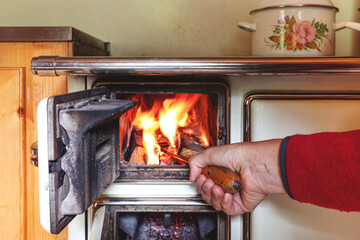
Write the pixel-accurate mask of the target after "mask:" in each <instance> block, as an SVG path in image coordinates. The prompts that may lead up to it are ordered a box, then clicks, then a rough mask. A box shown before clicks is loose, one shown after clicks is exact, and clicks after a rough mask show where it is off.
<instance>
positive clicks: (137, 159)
mask: <svg viewBox="0 0 360 240" xmlns="http://www.w3.org/2000/svg"><path fill="white" fill-rule="evenodd" d="M129 163H136V164H146V162H145V148H144V147H141V146H136V147H135V149H134V151H133V153H132V154H131V158H130V161H129Z"/></svg>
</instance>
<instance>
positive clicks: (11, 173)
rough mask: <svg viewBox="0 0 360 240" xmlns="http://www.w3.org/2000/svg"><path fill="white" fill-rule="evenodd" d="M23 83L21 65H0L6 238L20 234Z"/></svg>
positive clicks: (0, 214)
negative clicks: (18, 66)
mask: <svg viewBox="0 0 360 240" xmlns="http://www.w3.org/2000/svg"><path fill="white" fill-rule="evenodd" d="M23 87H24V74H23V71H22V69H21V68H20V69H4V68H0V92H1V94H0V102H1V108H0V125H1V126H2V127H1V128H0V136H1V138H0V156H1V157H0V162H1V163H0V165H1V168H0V189H1V192H2V194H1V198H0V226H1V227H0V238H1V239H9V240H12V239H14V240H17V239H21V238H22V237H23V234H24V221H25V215H24V194H25V192H24V190H25V189H24V180H25V179H24V178H25V172H24V166H25V165H24V152H23V151H21V150H22V149H23V148H24V146H25V144H24V132H25V121H24V120H25V117H24V109H23V108H24V106H23V101H24V98H23V93H24V88H23ZM15 149H16V150H17V151H13V150H15Z"/></svg>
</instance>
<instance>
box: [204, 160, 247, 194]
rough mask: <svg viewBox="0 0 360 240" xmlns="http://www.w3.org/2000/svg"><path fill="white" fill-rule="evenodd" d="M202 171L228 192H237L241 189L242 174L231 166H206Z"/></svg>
mask: <svg viewBox="0 0 360 240" xmlns="http://www.w3.org/2000/svg"><path fill="white" fill-rule="evenodd" d="M201 173H202V174H203V175H205V176H206V177H208V178H211V179H212V180H213V181H214V183H215V184H216V185H219V186H220V187H221V189H222V190H223V191H224V192H226V193H231V194H232V193H236V192H238V191H240V189H241V178H240V176H239V175H238V174H237V173H236V172H234V171H232V170H230V169H229V168H225V167H218V166H206V167H204V168H203V169H202V171H201Z"/></svg>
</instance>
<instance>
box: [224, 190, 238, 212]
mask: <svg viewBox="0 0 360 240" xmlns="http://www.w3.org/2000/svg"><path fill="white" fill-rule="evenodd" d="M221 208H222V209H223V211H224V213H226V214H228V215H235V214H238V213H237V212H236V211H235V206H234V199H233V195H232V194H230V193H225V194H224V198H223V200H222V202H221Z"/></svg>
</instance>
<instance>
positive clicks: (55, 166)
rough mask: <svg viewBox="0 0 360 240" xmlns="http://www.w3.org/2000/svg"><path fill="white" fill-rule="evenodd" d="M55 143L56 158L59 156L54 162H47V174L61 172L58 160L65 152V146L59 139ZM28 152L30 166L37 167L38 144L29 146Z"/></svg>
mask: <svg viewBox="0 0 360 240" xmlns="http://www.w3.org/2000/svg"><path fill="white" fill-rule="evenodd" d="M56 142H57V145H56V146H57V153H58V154H57V156H59V157H58V158H57V159H56V160H54V161H50V160H49V172H59V171H60V170H61V166H60V159H61V157H62V156H63V155H64V154H65V152H66V146H65V144H64V143H63V141H62V139H61V138H58V139H56ZM30 152H31V157H30V160H31V164H32V165H33V166H35V167H38V142H37V141H36V142H34V143H33V144H31V146H30Z"/></svg>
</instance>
